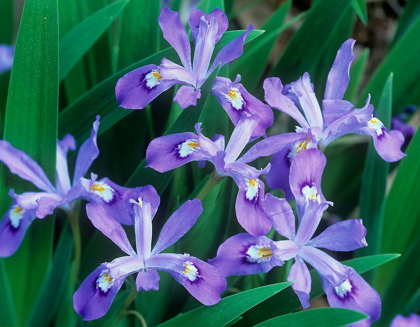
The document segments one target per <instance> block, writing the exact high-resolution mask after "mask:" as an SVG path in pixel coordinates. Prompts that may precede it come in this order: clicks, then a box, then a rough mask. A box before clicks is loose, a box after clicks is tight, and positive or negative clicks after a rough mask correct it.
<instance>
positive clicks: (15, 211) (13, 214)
mask: <svg viewBox="0 0 420 327" xmlns="http://www.w3.org/2000/svg"><path fill="white" fill-rule="evenodd" d="M24 214H25V209H23V208H22V207H20V206H18V205H17V204H15V205H14V206H13V207H12V208H11V209H10V210H9V218H10V224H11V225H12V226H13V227H14V228H18V227H19V225H20V221H21V220H22V218H23V215H24Z"/></svg>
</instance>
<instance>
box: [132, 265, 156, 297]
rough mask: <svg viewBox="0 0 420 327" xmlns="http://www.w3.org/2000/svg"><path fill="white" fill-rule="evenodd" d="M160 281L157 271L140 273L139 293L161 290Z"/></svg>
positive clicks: (138, 281)
mask: <svg viewBox="0 0 420 327" xmlns="http://www.w3.org/2000/svg"><path fill="white" fill-rule="evenodd" d="M159 280H160V276H159V274H158V273H157V271H154V270H151V269H146V270H142V271H140V272H139V273H138V275H137V278H136V285H137V292H140V291H141V290H145V291H150V290H154V291H157V290H159Z"/></svg>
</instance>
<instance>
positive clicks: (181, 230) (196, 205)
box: [152, 199, 203, 255]
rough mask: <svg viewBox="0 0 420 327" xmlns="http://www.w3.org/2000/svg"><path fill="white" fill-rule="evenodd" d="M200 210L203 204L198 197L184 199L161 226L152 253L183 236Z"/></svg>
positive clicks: (159, 250)
mask: <svg viewBox="0 0 420 327" xmlns="http://www.w3.org/2000/svg"><path fill="white" fill-rule="evenodd" d="M202 212H203V206H202V205H201V201H200V200H199V199H194V200H189V201H186V202H185V203H184V204H183V205H182V206H181V207H180V208H179V209H178V210H177V211H175V212H174V213H173V214H172V216H171V217H170V218H169V219H168V220H167V222H166V223H165V225H164V226H163V227H162V231H161V232H160V235H159V239H158V240H157V242H156V245H155V247H154V248H153V251H152V255H155V254H158V253H160V252H162V251H163V250H165V249H167V248H168V247H170V246H171V245H173V244H174V243H175V242H176V241H178V240H179V239H180V238H181V237H182V236H184V235H185V234H186V233H187V232H188V231H189V230H190V229H191V227H192V226H193V225H194V224H195V222H196V221H197V219H198V217H199V216H200V215H201V213H202Z"/></svg>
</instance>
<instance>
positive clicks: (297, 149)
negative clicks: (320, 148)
mask: <svg viewBox="0 0 420 327" xmlns="http://www.w3.org/2000/svg"><path fill="white" fill-rule="evenodd" d="M308 143H309V137H308V136H306V140H304V141H298V142H296V143H295V144H294V145H293V146H292V149H291V150H290V152H289V154H288V155H287V157H288V158H289V159H290V160H293V159H294V157H296V156H297V155H298V154H299V153H301V152H302V150H306V149H307V147H308Z"/></svg>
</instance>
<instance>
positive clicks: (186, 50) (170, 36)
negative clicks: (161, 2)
mask: <svg viewBox="0 0 420 327" xmlns="http://www.w3.org/2000/svg"><path fill="white" fill-rule="evenodd" d="M158 21H159V25H160V29H161V30H162V32H163V37H164V38H165V40H166V41H168V42H169V44H170V45H171V46H172V48H174V49H175V51H176V52H177V53H178V56H179V59H181V62H182V64H183V65H184V67H185V68H187V69H188V70H191V47H190V41H189V40H188V35H187V31H186V30H185V27H184V24H182V22H181V18H180V17H179V14H178V13H177V12H176V11H172V10H170V9H168V8H166V7H164V8H162V11H161V12H160V15H159V19H158Z"/></svg>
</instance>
